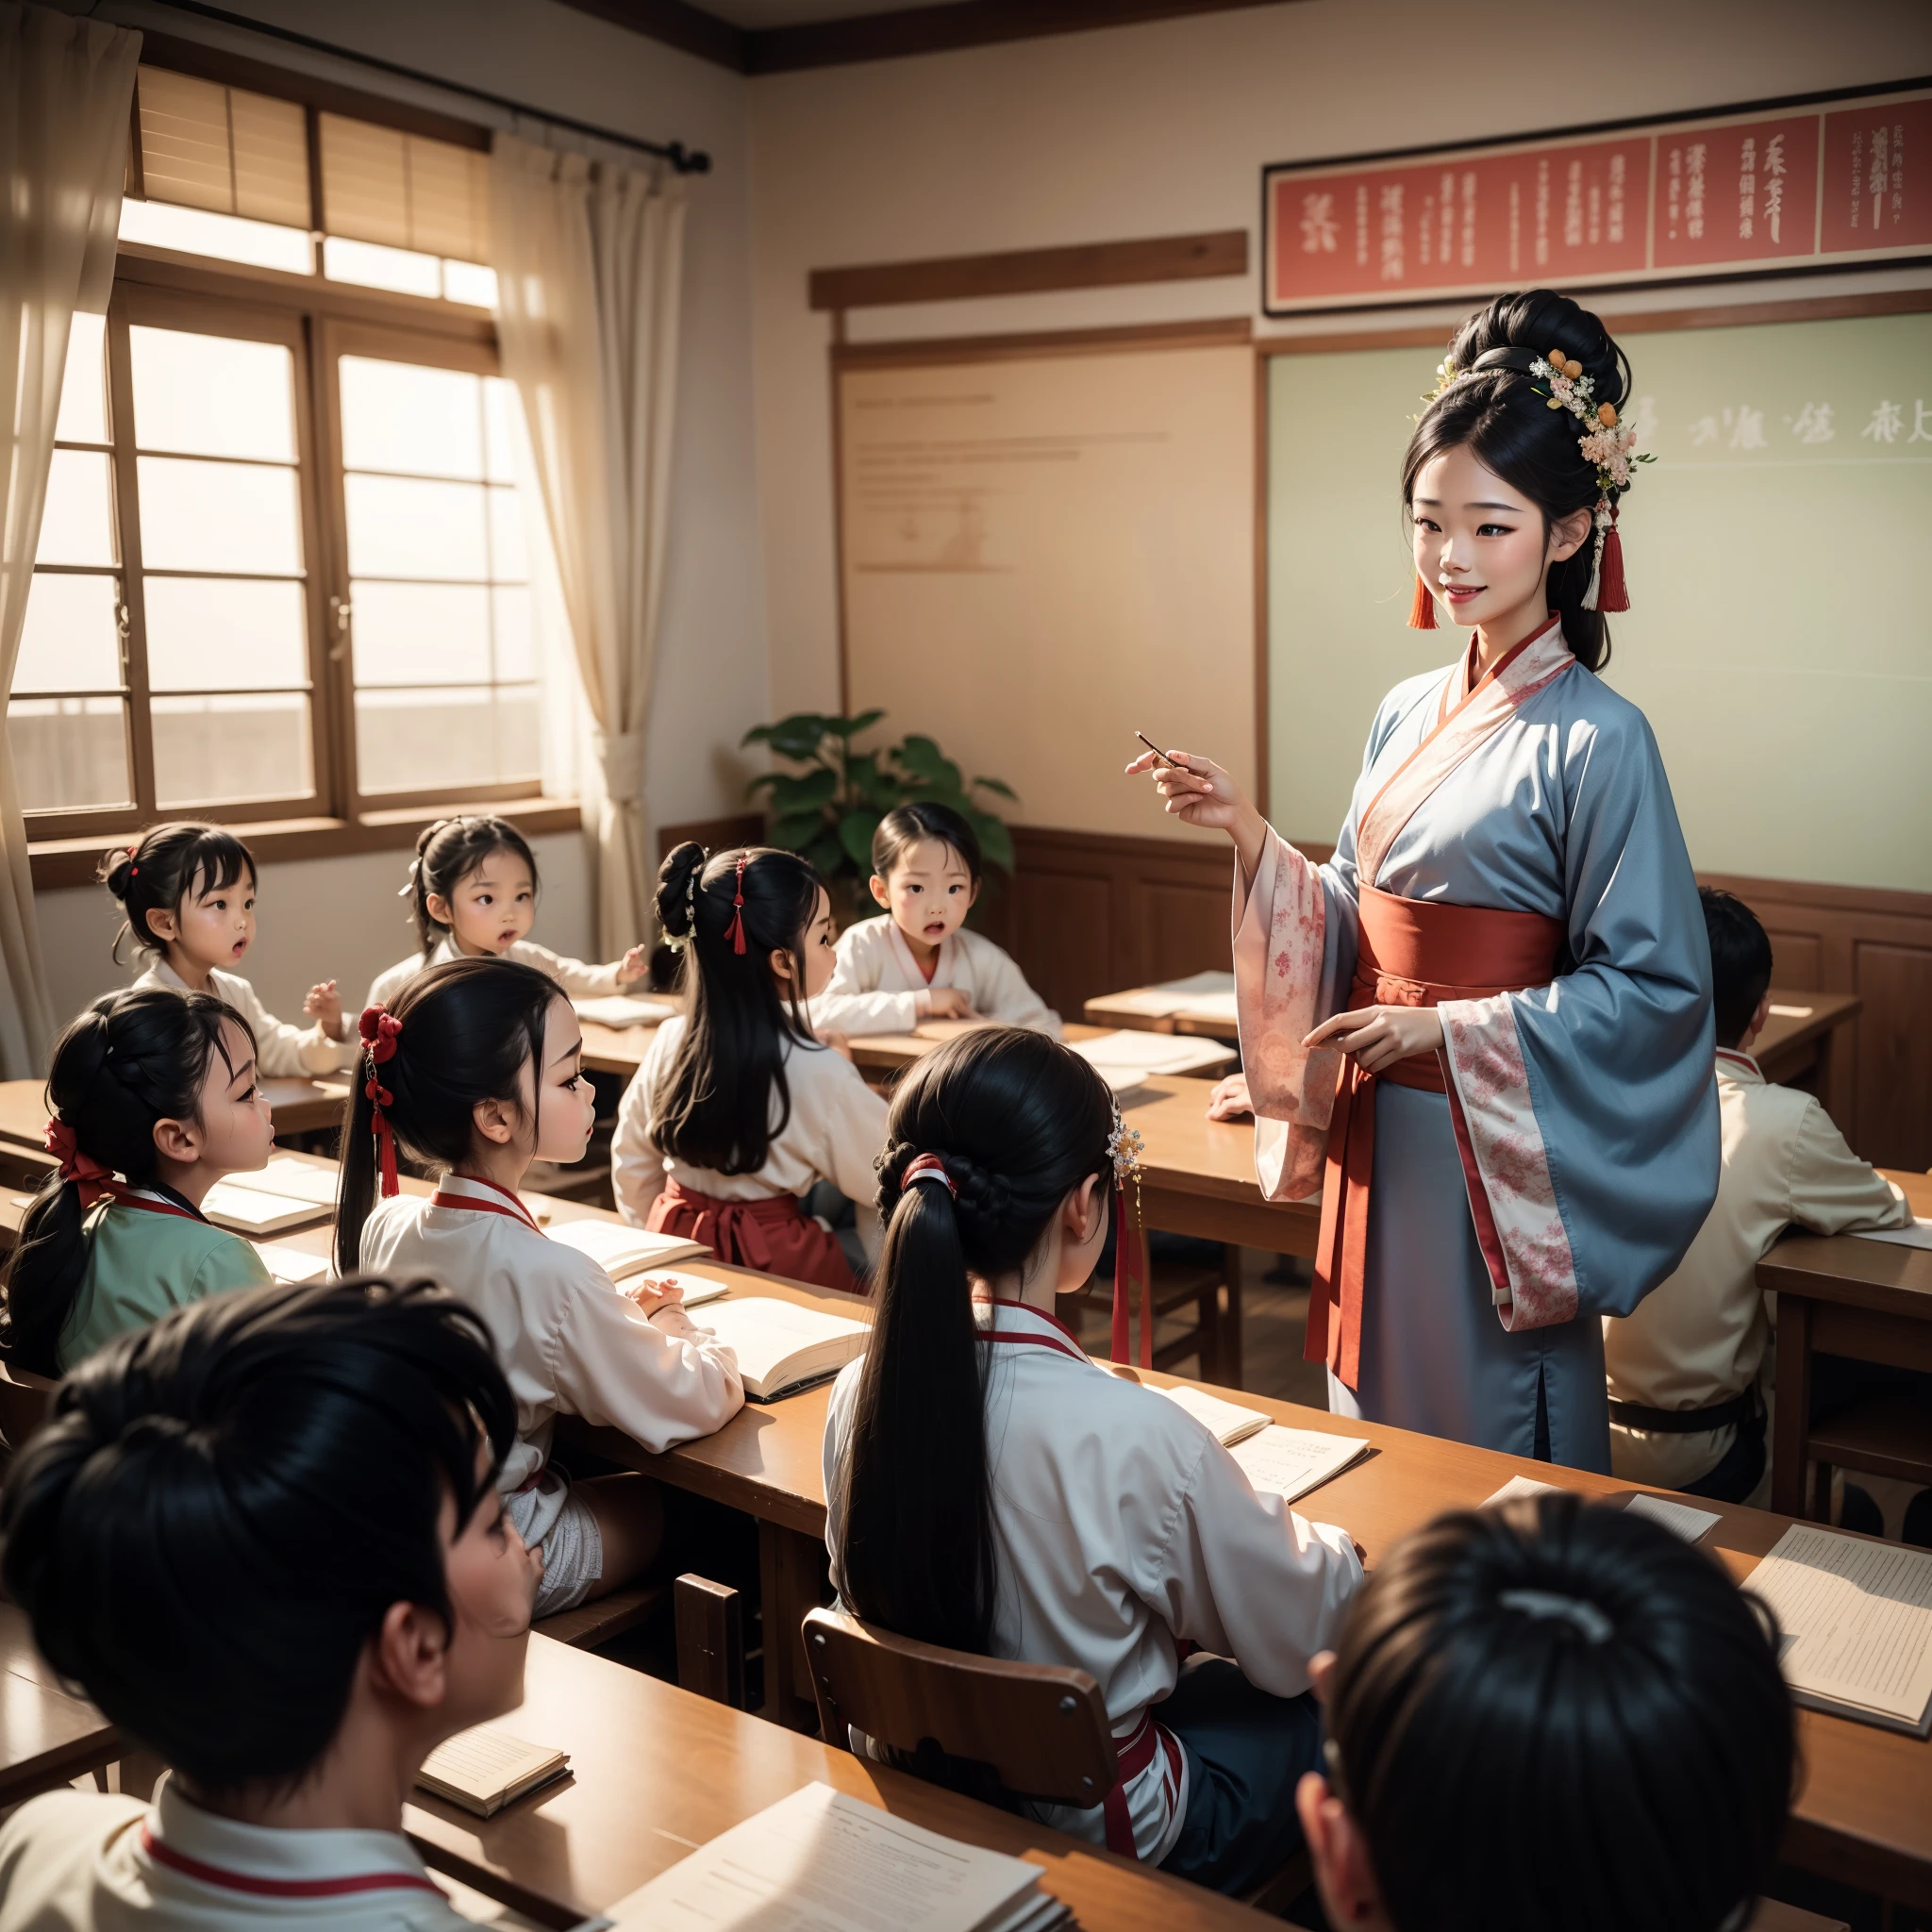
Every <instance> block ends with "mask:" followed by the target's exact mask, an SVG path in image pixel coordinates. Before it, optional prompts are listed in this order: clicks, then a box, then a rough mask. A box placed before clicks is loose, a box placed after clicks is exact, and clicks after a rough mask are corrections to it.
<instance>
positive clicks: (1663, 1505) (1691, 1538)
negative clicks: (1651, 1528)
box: [1624, 1496, 1723, 1543]
mask: <svg viewBox="0 0 1932 1932" xmlns="http://www.w3.org/2000/svg"><path fill="white" fill-rule="evenodd" d="M1624 1509H1625V1510H1626V1511H1628V1513H1629V1514H1630V1515H1632V1516H1648V1517H1649V1518H1650V1519H1651V1521H1652V1522H1654V1523H1661V1524H1663V1526H1664V1527H1665V1528H1666V1529H1667V1530H1669V1531H1670V1532H1671V1534H1672V1535H1673V1536H1680V1537H1682V1538H1683V1539H1684V1541H1686V1542H1687V1543H1694V1542H1695V1541H1697V1540H1698V1538H1700V1537H1701V1536H1702V1535H1703V1534H1704V1533H1705V1531H1706V1530H1707V1529H1708V1528H1709V1527H1710V1526H1711V1524H1713V1523H1718V1522H1721V1521H1722V1520H1723V1519H1722V1518H1721V1517H1720V1516H1719V1514H1718V1512H1717V1511H1716V1510H1715V1509H1693V1508H1692V1507H1691V1506H1690V1504H1688V1503H1677V1502H1673V1501H1672V1500H1671V1499H1669V1498H1668V1497H1664V1496H1632V1497H1631V1498H1630V1500H1629V1501H1628V1502H1627V1503H1625V1504H1624Z"/></svg>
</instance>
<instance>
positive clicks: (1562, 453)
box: [1402, 289, 1630, 671]
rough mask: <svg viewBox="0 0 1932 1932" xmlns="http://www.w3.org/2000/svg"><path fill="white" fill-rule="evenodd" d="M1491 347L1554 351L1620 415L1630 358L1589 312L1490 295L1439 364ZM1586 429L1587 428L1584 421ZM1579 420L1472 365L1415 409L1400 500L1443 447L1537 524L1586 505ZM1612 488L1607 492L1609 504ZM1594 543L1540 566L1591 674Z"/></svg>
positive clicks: (1530, 382) (1407, 498) (1600, 638)
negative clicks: (1465, 457)
mask: <svg viewBox="0 0 1932 1932" xmlns="http://www.w3.org/2000/svg"><path fill="white" fill-rule="evenodd" d="M1493 349H1516V350H1525V351H1534V352H1535V353H1536V354H1537V355H1539V356H1543V357H1547V356H1548V355H1549V353H1550V351H1551V350H1552V349H1560V350H1561V351H1562V352H1563V355H1564V356H1565V357H1566V358H1569V359H1570V360H1573V361H1577V362H1581V363H1582V364H1583V373H1584V375H1587V376H1589V377H1590V378H1591V381H1592V383H1593V384H1594V385H1595V387H1594V389H1593V391H1592V392H1591V399H1592V401H1594V402H1596V403H1599V404H1603V403H1608V404H1609V405H1611V406H1612V407H1613V408H1616V409H1617V410H1619V411H1620V412H1621V411H1622V409H1623V408H1624V404H1625V403H1626V402H1628V400H1629V398H1630V358H1629V357H1627V356H1626V355H1625V354H1624V351H1623V350H1622V349H1621V348H1619V347H1618V345H1617V344H1616V342H1615V341H1612V339H1611V337H1610V333H1609V331H1608V330H1607V329H1606V328H1605V327H1604V325H1603V324H1602V323H1601V322H1600V321H1599V320H1598V319H1597V318H1596V317H1595V316H1594V315H1592V314H1591V312H1590V310H1589V309H1587V308H1580V307H1578V305H1577V304H1576V303H1574V302H1573V301H1571V299H1570V298H1569V296H1567V295H1558V294H1556V293H1555V292H1553V291H1551V290H1548V289H1531V290H1529V291H1526V292H1524V293H1520V294H1513V295H1498V296H1497V297H1496V299H1495V300H1494V301H1493V302H1491V304H1490V306H1489V307H1488V308H1479V309H1477V310H1476V312H1475V313H1474V315H1472V316H1471V317H1470V318H1469V319H1468V320H1467V321H1466V322H1465V323H1464V324H1463V325H1462V326H1461V327H1460V328H1458V329H1457V331H1456V335H1455V339H1454V340H1453V341H1451V342H1450V344H1449V361H1450V363H1451V365H1452V366H1453V367H1455V368H1457V369H1461V370H1473V369H1475V363H1476V360H1477V358H1479V357H1482V356H1484V355H1487V354H1488V353H1489V352H1490V351H1491V350H1493ZM1593 426H1594V425H1592V427H1593ZM1582 433H1583V430H1582V425H1580V424H1579V423H1578V421H1577V419H1576V418H1575V417H1574V416H1573V415H1572V414H1571V413H1570V411H1569V410H1568V409H1553V408H1551V407H1550V404H1549V395H1548V387H1547V384H1541V383H1539V382H1538V381H1537V380H1536V379H1535V378H1534V377H1532V376H1530V375H1527V374H1526V373H1524V372H1523V371H1520V370H1517V369H1508V368H1492V369H1480V370H1475V373H1474V375H1464V376H1463V377H1462V379H1461V380H1460V381H1459V382H1456V383H1453V384H1452V385H1451V386H1450V387H1449V388H1448V389H1447V390H1445V391H1443V392H1442V394H1441V396H1439V397H1438V398H1437V399H1436V401H1435V402H1434V403H1432V404H1431V405H1430V406H1429V408H1427V409H1425V410H1424V412H1423V416H1422V420H1421V421H1420V422H1419V423H1418V424H1417V425H1416V426H1415V434H1414V435H1413V436H1411V437H1410V438H1409V440H1408V450H1407V455H1405V456H1404V458H1403V459H1402V501H1403V503H1404V505H1405V506H1407V505H1408V504H1410V503H1411V502H1413V500H1414V497H1415V480H1416V475H1417V473H1418V472H1419V471H1420V470H1421V469H1422V467H1423V465H1424V463H1426V462H1428V461H1429V460H1430V459H1431V458H1435V457H1439V456H1441V454H1442V453H1443V452H1444V451H1445V450H1451V449H1461V448H1465V447H1466V448H1469V449H1472V450H1474V452H1475V454H1476V455H1477V456H1478V457H1479V458H1481V459H1482V461H1483V462H1484V463H1485V464H1486V465H1487V466H1488V467H1489V468H1490V469H1491V470H1493V471H1494V472H1495V474H1496V475H1499V476H1500V477H1502V479H1503V480H1504V482H1506V483H1507V484H1508V485H1509V486H1510V487H1511V488H1512V489H1515V490H1520V491H1522V492H1523V493H1524V495H1525V496H1526V497H1528V498H1529V500H1530V502H1532V503H1533V504H1535V505H1536V507H1537V508H1538V509H1539V510H1541V512H1542V517H1543V527H1544V530H1545V532H1547V530H1548V528H1549V526H1550V525H1552V524H1554V523H1557V522H1559V521H1560V520H1561V519H1562V518H1564V517H1567V516H1574V514H1575V513H1576V511H1578V510H1582V509H1590V508H1592V507H1593V506H1594V505H1595V503H1596V500H1597V497H1598V495H1599V494H1600V491H1598V488H1597V480H1596V465H1595V464H1594V463H1592V462H1590V461H1587V460H1586V459H1585V458H1584V456H1583V454H1582V452H1581V451H1580V450H1579V449H1578V448H1577V446H1576V445H1577V439H1578V437H1579V436H1580V435H1582ZM1623 493H1624V492H1623V491H1621V490H1612V491H1610V492H1609V496H1610V501H1611V503H1612V504H1613V505H1614V504H1615V503H1617V502H1618V501H1619V500H1620V499H1621V497H1622V495H1623ZM1594 549H1595V544H1594V542H1593V541H1591V539H1590V538H1586V539H1585V540H1584V542H1583V545H1582V547H1581V548H1580V549H1579V550H1577V551H1576V553H1575V554H1574V556H1573V557H1570V558H1566V559H1565V560H1564V561H1563V562H1561V563H1553V564H1552V565H1551V566H1550V571H1549V584H1548V594H1549V602H1550V608H1552V609H1553V610H1555V611H1556V612H1557V614H1558V615H1559V616H1560V617H1561V618H1562V620H1563V641H1564V642H1565V643H1567V644H1568V645H1569V647H1570V649H1571V650H1572V652H1574V655H1575V658H1576V661H1577V662H1578V663H1579V664H1581V665H1583V666H1584V668H1585V669H1586V670H1590V671H1601V670H1602V669H1603V668H1604V666H1605V665H1606V664H1607V663H1608V662H1609V661H1610V627H1609V625H1608V623H1607V620H1606V619H1605V617H1604V615H1603V613H1602V612H1601V611H1597V610H1586V609H1585V608H1583V599H1584V595H1585V593H1586V592H1587V591H1589V589H1590V573H1591V558H1592V553H1593V552H1594Z"/></svg>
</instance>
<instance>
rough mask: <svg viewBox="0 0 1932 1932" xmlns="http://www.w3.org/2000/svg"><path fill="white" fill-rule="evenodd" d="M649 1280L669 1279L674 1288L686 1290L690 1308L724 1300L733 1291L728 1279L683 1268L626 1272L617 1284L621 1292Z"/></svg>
mask: <svg viewBox="0 0 1932 1932" xmlns="http://www.w3.org/2000/svg"><path fill="white" fill-rule="evenodd" d="M647 1281H658V1282H664V1281H668V1282H669V1283H670V1284H671V1285H672V1286H673V1287H674V1288H681V1289H682V1290H683V1291H684V1306H685V1307H688V1308H696V1307H703V1306H704V1304H705V1303H706V1302H715V1301H722V1300H723V1299H724V1297H725V1296H726V1295H727V1294H729V1293H730V1292H731V1284H730V1283H729V1282H728V1281H720V1280H719V1279H718V1278H717V1277H716V1276H715V1275H711V1274H689V1273H688V1272H687V1271H685V1270H684V1269H682V1268H649V1269H646V1270H645V1271H644V1273H643V1274H626V1275H625V1277H624V1279H623V1280H622V1281H621V1282H619V1283H618V1284H617V1286H618V1289H619V1291H620V1292H626V1291H629V1290H631V1289H633V1288H641V1287H642V1286H643V1284H644V1283H645V1282H647Z"/></svg>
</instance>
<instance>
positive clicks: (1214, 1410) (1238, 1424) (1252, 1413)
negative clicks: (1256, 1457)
mask: <svg viewBox="0 0 1932 1932" xmlns="http://www.w3.org/2000/svg"><path fill="white" fill-rule="evenodd" d="M1155 1393H1156V1394H1158V1395H1164V1396H1166V1397H1167V1399H1168V1400H1169V1401H1170V1402H1172V1403H1175V1404H1177V1405H1178V1406H1179V1407H1182V1408H1184V1409H1186V1410H1187V1412H1188V1413H1189V1414H1190V1415H1191V1416H1192V1417H1193V1418H1194V1420H1195V1421H1196V1422H1197V1423H1200V1424H1204V1425H1205V1426H1206V1428H1207V1430H1208V1434H1209V1435H1210V1436H1212V1437H1213V1438H1214V1440H1215V1441H1217V1442H1219V1443H1220V1444H1221V1446H1222V1447H1223V1448H1224V1449H1232V1448H1233V1447H1234V1445H1235V1444H1236V1443H1237V1442H1243V1441H1246V1440H1247V1439H1248V1438H1249V1437H1250V1436H1252V1435H1253V1434H1254V1433H1255V1432H1256V1431H1257V1429H1265V1428H1266V1427H1267V1426H1268V1418H1267V1417H1266V1416H1265V1415H1263V1414H1262V1413H1261V1411H1260V1410H1259V1409H1258V1408H1243V1407H1241V1404H1240V1403H1238V1402H1224V1401H1223V1400H1222V1399H1221V1397H1220V1396H1218V1395H1209V1394H1208V1391H1206V1390H1205V1389H1194V1388H1191V1387H1189V1385H1188V1384H1187V1383H1185V1382H1183V1383H1181V1384H1180V1386H1179V1387H1178V1388H1174V1389H1158V1390H1156V1391H1155Z"/></svg>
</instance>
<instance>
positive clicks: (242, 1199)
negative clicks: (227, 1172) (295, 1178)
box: [201, 1177, 325, 1234]
mask: <svg viewBox="0 0 1932 1932" xmlns="http://www.w3.org/2000/svg"><path fill="white" fill-rule="evenodd" d="M201 1211H202V1212H203V1213H204V1214H205V1215H207V1216H208V1219H209V1220H210V1221H212V1222H214V1223H215V1224H217V1225H218V1226H221V1227H232V1228H237V1229H239V1230H240V1231H241V1232H242V1233H243V1234H268V1233H272V1232H274V1231H275V1230H276V1229H279V1228H284V1227H297V1226H300V1225H301V1224H302V1223H304V1222H307V1221H314V1220H316V1219H317V1218H318V1217H319V1216H320V1215H322V1214H323V1213H324V1212H325V1208H324V1205H323V1204H322V1203H321V1202H319V1201H304V1200H298V1199H295V1198H294V1197H292V1196H291V1195H288V1194H271V1193H268V1192H265V1191H262V1190H260V1189H258V1188H238V1187H236V1186H235V1185H234V1184H233V1180H232V1177H229V1178H224V1179H222V1180H218V1181H217V1182H216V1183H215V1184H214V1186H213V1187H211V1188H210V1189H209V1190H208V1192H207V1193H206V1194H204V1195H203V1196H202V1197H201Z"/></svg>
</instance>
